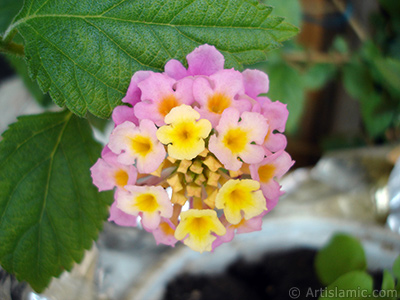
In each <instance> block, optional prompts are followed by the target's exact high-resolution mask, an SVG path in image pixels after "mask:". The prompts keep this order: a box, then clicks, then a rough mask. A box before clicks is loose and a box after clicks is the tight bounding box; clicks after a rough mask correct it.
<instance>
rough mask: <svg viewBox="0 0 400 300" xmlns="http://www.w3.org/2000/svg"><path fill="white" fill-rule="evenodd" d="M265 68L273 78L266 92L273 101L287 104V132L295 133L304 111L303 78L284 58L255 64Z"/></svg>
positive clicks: (261, 68)
mask: <svg viewBox="0 0 400 300" xmlns="http://www.w3.org/2000/svg"><path fill="white" fill-rule="evenodd" d="M275 59H276V58H275ZM255 67H256V68H258V69H260V70H263V71H264V72H266V73H267V74H268V76H269V77H270V78H273V80H271V81H270V85H269V91H268V93H267V94H266V96H267V97H268V98H270V99H271V100H272V101H280V102H282V103H285V104H287V108H288V110H289V112H290V114H289V118H288V121H287V123H286V132H287V133H288V134H294V133H295V132H296V130H297V129H298V128H299V126H298V124H299V121H300V117H301V115H302V113H303V107H304V101H305V87H304V81H303V78H302V76H301V74H300V72H298V71H297V70H296V69H294V68H292V67H290V66H289V65H288V64H286V63H285V62H284V61H283V60H282V59H277V60H271V61H267V62H265V63H262V64H257V65H255Z"/></svg>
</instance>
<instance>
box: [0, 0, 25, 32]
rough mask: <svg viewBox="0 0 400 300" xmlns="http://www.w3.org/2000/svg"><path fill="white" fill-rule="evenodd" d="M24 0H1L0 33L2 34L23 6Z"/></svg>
mask: <svg viewBox="0 0 400 300" xmlns="http://www.w3.org/2000/svg"><path fill="white" fill-rule="evenodd" d="M23 3H24V1H23V0H1V1H0V35H2V34H3V33H4V32H5V31H6V29H7V27H8V25H10V23H11V21H12V20H13V19H14V17H15V16H16V15H17V14H18V12H19V11H20V9H21V8H22V5H23Z"/></svg>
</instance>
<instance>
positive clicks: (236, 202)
mask: <svg viewBox="0 0 400 300" xmlns="http://www.w3.org/2000/svg"><path fill="white" fill-rule="evenodd" d="M246 196H247V195H246V193H245V192H244V191H242V190H239V189H235V190H233V191H232V192H231V193H230V195H229V198H230V199H229V200H230V201H231V204H232V205H233V206H235V207H236V206H240V204H241V203H242V202H243V200H245V198H246Z"/></svg>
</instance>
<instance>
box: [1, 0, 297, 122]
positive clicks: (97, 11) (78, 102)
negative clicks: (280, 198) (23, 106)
mask: <svg viewBox="0 0 400 300" xmlns="http://www.w3.org/2000/svg"><path fill="white" fill-rule="evenodd" d="M271 10H272V9H271V8H270V7H267V6H265V5H263V4H260V3H258V2H257V1H256V0H152V1H149V0H131V1H128V0H122V1H121V0H107V1H94V0H82V1H57V0H26V2H25V5H24V7H23V9H22V11H21V13H20V14H19V15H18V16H17V18H16V19H15V20H14V23H13V24H12V25H11V26H10V28H9V29H8V30H7V33H8V32H10V31H11V30H12V29H13V28H18V30H19V32H20V33H21V35H22V36H23V37H24V39H25V53H26V57H27V59H28V65H29V68H30V71H31V74H32V76H33V77H34V78H37V80H38V82H39V85H40V87H41V88H42V90H43V91H50V95H51V96H52V98H53V99H54V100H55V102H56V103H57V104H58V105H60V106H63V105H66V106H67V107H68V108H69V109H70V110H72V111H73V112H74V113H76V114H78V115H80V116H83V115H85V114H86V111H88V110H89V111H90V112H91V113H93V114H94V115H96V116H99V117H105V118H106V117H109V116H110V114H111V111H112V109H113V108H114V107H115V106H116V105H118V104H119V103H120V100H121V98H122V97H123V96H124V95H125V93H126V90H127V88H128V85H129V82H130V78H131V76H132V75H133V73H134V72H136V71H138V70H157V71H162V70H163V66H164V64H165V63H166V62H167V61H168V60H169V59H171V58H176V59H179V60H181V61H183V60H184V58H185V56H186V55H187V54H188V53H189V52H190V51H192V50H193V49H194V48H195V47H197V46H199V45H201V44H205V43H208V44H212V45H215V46H216V47H217V48H218V49H219V50H221V52H222V53H223V54H224V56H225V59H226V66H227V67H235V68H239V69H240V68H241V67H242V64H250V63H255V62H257V61H260V60H265V58H266V52H267V51H269V50H272V49H275V48H277V47H279V46H280V42H281V41H283V40H286V39H288V38H290V37H292V36H293V35H295V34H296V33H297V31H298V30H297V28H296V27H294V26H292V25H290V24H287V23H285V22H283V18H279V17H271V16H269V15H270V13H271ZM7 33H6V34H7Z"/></svg>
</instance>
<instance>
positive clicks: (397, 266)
mask: <svg viewBox="0 0 400 300" xmlns="http://www.w3.org/2000/svg"><path fill="white" fill-rule="evenodd" d="M392 270H393V275H394V277H396V279H397V280H399V281H400V255H399V256H398V257H397V258H396V260H395V261H394V263H393V268H392Z"/></svg>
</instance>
